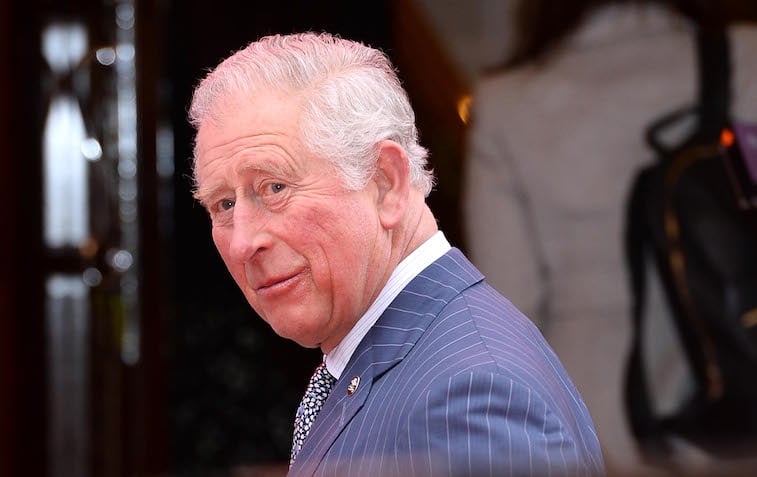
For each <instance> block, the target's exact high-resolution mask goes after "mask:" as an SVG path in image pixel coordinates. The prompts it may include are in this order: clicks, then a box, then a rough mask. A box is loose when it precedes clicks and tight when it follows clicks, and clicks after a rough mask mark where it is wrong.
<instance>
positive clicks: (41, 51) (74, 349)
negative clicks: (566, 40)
mask: <svg viewBox="0 0 757 477" xmlns="http://www.w3.org/2000/svg"><path fill="white" fill-rule="evenodd" d="M514 3H515V2H514V0H468V1H463V0H375V1H369V2H357V1H351V0H320V1H313V0H279V1H266V2H263V1H248V2H241V1H237V0H212V1H208V0H24V1H4V0H0V204H2V205H1V206H0V476H2V477H5V476H11V477H15V476H31V477H99V476H107V477H110V476H114V477H122V476H215V475H218V476H226V475H234V476H243V475H244V476H246V475H283V473H285V472H286V463H287V461H288V453H289V448H290V445H291V432H292V421H293V417H294V412H295V409H296V406H297V403H298V402H299V400H300V397H301V395H302V392H303V391H304V388H305V385H306V383H307V380H308V377H309V376H310V374H311V372H312V370H313V369H314V367H315V366H316V364H317V362H318V361H319V360H320V358H321V356H320V353H319V352H318V350H305V349H301V348H299V347H298V346H297V345H295V344H294V343H291V342H289V341H286V340H283V339H280V338H278V337H276V336H275V335H274V334H273V332H272V331H271V330H270V329H269V328H268V326H267V325H266V324H265V323H264V322H263V321H262V320H260V319H259V317H257V316H255V314H254V312H253V311H252V310H251V309H250V308H249V306H248V305H247V303H246V302H245V300H244V298H243V296H242V294H241V293H240V292H239V291H238V289H237V287H236V285H235V284H234V283H233V281H232V279H231V278H230V276H229V275H228V273H227V272H226V270H225V268H224V266H223V263H222V262H221V260H220V258H219V256H218V254H217V252H216V251H215V248H214V246H213V244H212V241H211V236H210V227H209V222H208V220H207V217H206V213H205V212H204V211H203V210H202V208H201V207H199V206H198V205H197V204H196V203H194V201H193V199H192V197H191V193H190V183H191V180H190V167H189V166H190V156H191V149H192V140H193V131H192V130H191V128H190V127H189V125H188V123H187V121H186V110H187V107H188V104H189V101H190V95H191V91H192V88H193V86H194V85H195V84H196V82H197V81H198V80H199V79H200V78H201V77H202V76H203V75H204V74H205V73H206V72H207V71H208V70H209V69H211V68H213V67H214V66H215V65H216V64H217V63H218V62H219V61H220V60H221V59H223V58H224V57H226V56H228V55H229V54H230V53H231V52H233V51H235V50H237V49H239V48H241V47H243V46H244V45H246V44H247V43H248V42H250V41H252V40H254V39H256V38H258V37H260V36H262V35H265V34H269V33H287V32H294V31H302V30H316V31H318V30H326V31H330V32H333V33H338V34H340V35H342V36H344V37H348V38H352V39H356V40H361V41H363V42H365V43H368V44H370V45H372V46H375V47H378V48H381V49H382V50H384V51H385V52H386V53H387V54H388V55H389V57H390V58H391V59H392V60H393V61H394V63H395V65H396V66H397V67H398V69H399V73H400V77H401V79H402V80H403V82H404V84H405V86H406V89H407V90H408V92H409V94H410V97H411V101H412V103H413V106H414V108H415V110H416V113H417V120H418V125H419V129H420V132H421V138H422V143H423V144H424V145H425V146H426V147H427V148H428V149H429V150H430V152H431V165H432V167H433V168H434V170H435V172H436V176H437V179H438V185H437V187H436V189H435V191H434V192H433V193H432V195H431V197H430V199H429V203H430V205H431V207H432V209H433V210H434V213H435V214H436V216H437V218H438V220H439V223H440V227H441V228H442V229H443V230H444V231H445V234H446V236H447V238H448V239H449V240H450V242H451V243H452V244H453V245H455V246H457V247H459V248H461V249H463V250H464V251H465V250H466V243H465V239H464V236H465V234H464V232H463V223H464V221H463V220H462V217H461V212H460V210H461V201H462V191H461V187H462V180H461V177H462V176H463V172H464V171H463V169H464V167H463V164H464V156H465V137H466V133H467V130H468V121H469V114H470V111H469V108H470V105H471V101H472V93H473V91H474V89H475V86H474V85H475V84H476V81H477V79H478V78H479V77H480V76H481V75H482V73H483V72H484V71H486V70H487V69H488V68H490V67H493V66H496V65H500V64H501V63H502V62H503V60H504V59H505V58H506V57H507V55H508V53H509V52H510V51H511V47H512V41H513V39H512V33H511V32H512V29H511V28H510V25H511V23H512V15H513V11H512V5H513V4H514ZM589 3H590V2H589ZM725 3H729V2H725ZM735 3H738V2H735ZM742 3H744V4H746V3H747V2H742ZM755 55H757V52H755ZM746 56H749V55H746ZM622 101H625V98H623V99H622ZM619 114H622V113H619ZM556 129H557V130H556V132H557V133H559V128H556ZM634 134H636V131H635V130H634ZM634 137H635V136H634ZM554 159H560V158H554ZM629 170H630V168H629ZM485 213H488V211H485ZM616 318H617V319H618V320H619V321H622V322H623V323H625V322H626V317H625V316H622V317H616ZM613 323H614V322H607V323H606V324H605V325H604V327H605V328H608V327H613V328H614V327H615V325H614V324H613ZM595 325H596V324H595V323H593V322H592V323H587V324H586V326H588V327H589V328H590V329H591V330H592V332H590V333H586V334H581V335H580V337H579V338H578V339H574V338H575V337H576V334H570V333H567V334H566V333H562V334H561V333H554V334H553V335H552V336H551V337H549V336H548V339H551V342H552V344H553V346H556V348H557V349H558V354H560V356H561V358H562V359H563V360H564V361H565V362H566V366H567V367H568V370H569V372H570V373H571V375H572V376H574V379H576V382H577V385H578V387H579V390H580V391H581V392H582V393H583V394H584V397H585V399H586V401H587V403H588V404H589V408H590V411H592V413H593V415H594V416H595V421H597V424H598V425H597V427H598V429H599V433H600V438H601V440H602V442H603V445H604V446H605V448H604V452H605V458H606V459H607V461H608V462H607V463H608V468H609V469H610V474H611V475H658V474H651V473H650V472H651V471H650V470H649V468H647V467H640V466H637V465H641V464H639V463H638V460H637V458H636V456H635V453H634V452H635V451H634V449H633V445H632V443H631V440H630V438H629V437H628V435H627V433H628V431H627V429H626V428H625V427H624V426H625V424H624V416H623V415H622V410H621V405H620V402H619V399H618V397H619V395H620V391H619V389H616V387H617V386H615V384H617V382H619V381H620V373H619V372H617V371H616V372H612V373H605V374H602V373H601V372H597V371H596V370H597V369H598V368H599V366H597V367H592V366H584V364H585V363H587V362H596V363H600V362H602V361H604V360H605V359H608V360H609V359H613V360H615V361H614V362H613V363H614V364H613V366H616V365H617V367H618V369H619V366H620V362H621V361H622V359H624V350H621V349H617V347H616V346H615V345H614V344H613V343H616V342H617V343H621V344H622V345H624V344H625V343H626V340H627V338H628V334H627V332H626V330H625V328H623V329H618V330H614V329H613V330H610V332H612V333H614V334H615V338H616V341H609V342H605V343H604V344H602V343H599V344H597V343H596V341H601V340H600V339H598V338H597V336H598V333H599V332H600V331H601V330H599V328H598V327H597V326H595ZM582 329H583V328H582ZM561 335H562V338H561ZM608 343H609V344H608ZM559 345H562V348H560V346H559ZM588 346H594V348H587V347H588ZM598 348H602V349H604V351H603V352H604V353H605V354H603V355H594V354H591V352H588V351H587V349H591V350H596V349H598ZM600 364H601V363H600ZM613 369H615V368H613ZM609 388H612V389H611V390H610V391H608V389H609ZM607 396H610V397H607ZM597 416H600V419H597ZM608 416H609V417H608ZM691 458H694V459H698V458H701V456H700V455H699V454H696V453H694V454H690V455H687V456H686V459H691ZM619 462H623V464H622V465H621V464H619ZM739 466H740V467H742V466H741V465H739ZM703 468H704V467H703ZM709 468H710V469H712V468H717V467H709ZM679 475H682V474H679ZM702 475H714V474H709V473H705V474H702ZM744 475H753V474H744Z"/></svg>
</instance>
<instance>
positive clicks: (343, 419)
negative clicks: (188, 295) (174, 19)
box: [190, 33, 603, 476]
mask: <svg viewBox="0 0 757 477" xmlns="http://www.w3.org/2000/svg"><path fill="white" fill-rule="evenodd" d="M190 120H191V121H192V123H193V124H194V126H195V127H196V128H197V137H196V144H195V169H194V174H195V186H196V188H195V193H196V198H197V199H198V200H199V202H200V203H201V204H202V205H203V206H204V207H205V208H206V209H207V211H208V212H209V214H210V218H211V222H212V234H213V240H214V242H215V245H216V247H217V248H218V251H219V252H220V255H221V257H222V258H223V260H224V262H225V264H226V266H227V268H228V269H229V271H230V273H231V275H232V276H233V277H234V280H235V281H236V283H237V284H238V285H239V287H240V288H241V290H242V291H243V293H244V295H245V297H246V298H247V300H248V301H249V303H250V305H251V306H252V307H253V308H254V309H255V311H256V312H257V313H258V314H259V315H260V316H261V317H262V318H263V319H264V320H265V321H266V322H267V323H268V324H269V325H270V326H271V327H272V328H273V329H274V330H275V332H276V333H277V334H279V335H280V336H282V337H284V338H289V339H291V340H294V341H295V342H297V343H299V344H300V345H302V346H305V347H319V348H320V349H321V351H322V352H323V354H324V362H323V364H322V365H321V366H319V367H318V369H317V370H316V373H315V374H314V377H313V379H312V380H311V382H310V384H309V385H308V388H307V390H306V393H305V397H304V398H303V401H302V404H301V405H300V408H299V409H298V411H297V416H296V419H295V431H294V434H295V435H294V443H293V446H292V456H291V462H290V475H341V474H345V475H360V476H369V475H377V476H385V475H397V476H401V475H402V476H404V475H430V474H432V473H433V474H436V475H476V476H478V475H517V476H524V475H547V474H551V475H571V476H573V475H598V474H602V473H603V462H602V456H601V451H600V447H599V443H598V441H597V438H596V434H595V431H594V428H593V424H592V422H591V418H590V416H589V413H588V411H587V409H586V407H585V405H584V403H583V401H582V399H581V397H580V395H579V393H578V392H577V390H576V389H575V387H574V386H573V384H572V383H571V381H570V379H569V377H568V376H567V374H566V372H565V370H564V369H563V367H562V365H561V364H560V363H559V361H558V359H557V357H556V356H555V354H554V353H553V352H552V350H551V349H550V348H549V346H548V345H547V343H546V342H545V340H544V339H543V338H542V336H541V335H540V333H539V332H538V330H537V329H536V328H535V327H534V326H533V325H532V323H531V322H530V321H529V320H528V319H527V318H526V317H525V316H523V315H522V314H521V313H520V312H519V311H518V310H517V309H516V308H515V307H514V306H513V305H512V304H511V303H510V302H509V301H507V300H506V299H505V298H503V297H502V296H501V295H499V294H498V293H496V292H495V291H494V290H493V289H492V288H491V287H490V286H489V285H487V284H486V283H485V282H484V280H483V276H482V275H481V273H480V272H479V271H478V270H476V269H475V268H474V267H473V266H472V265H471V263H470V262H469V261H468V260H467V259H466V258H465V257H464V256H463V254H462V253H461V252H460V251H459V250H457V249H455V248H452V247H451V246H450V244H449V243H448V242H447V240H446V239H445V237H444V235H443V233H442V232H441V231H439V230H438V228H437V224H436V220H435V218H434V216H433V214H432V212H431V210H430V209H429V207H428V206H427V205H426V202H425V199H426V197H427V196H428V194H429V193H430V191H431V189H432V185H433V177H432V174H431V173H430V171H428V170H427V168H426V166H427V152H426V150H425V149H424V148H423V147H421V146H420V144H419V142H418V133H417V130H416V126H415V123H414V114H413V111H412V109H411V107H410V103H409V101H408V98H407V95H406V93H405V91H404V90H403V89H402V87H401V85H400V83H399V80H398V78H397V76H396V74H395V72H394V69H393V67H392V65H391V64H390V62H389V60H388V59H387V58H386V56H385V55H384V54H383V53H381V52H380V51H377V50H375V49H372V48H370V47H367V46H365V45H362V44H360V43H357V42H352V41H348V40H343V39H340V38H337V37H334V36H332V35H329V34H325V33H324V34H315V33H304V34H297V35H288V36H282V35H275V36H270V37H265V38H263V39H261V40H259V41H256V42H253V43H251V44H250V45H249V46H247V47H246V48H245V49H243V50H240V51H239V52H237V53H235V54H234V55H232V56H231V57H229V58H228V59H226V60H224V61H223V62H222V63H221V64H220V65H219V66H218V67H217V68H216V69H215V70H214V71H212V72H211V73H209V74H208V75H207V77H206V78H205V79H204V80H203V81H202V82H201V83H200V84H199V86H198V87H197V89H196V91H195V93H194V97H193V100H192V105H191V109H190Z"/></svg>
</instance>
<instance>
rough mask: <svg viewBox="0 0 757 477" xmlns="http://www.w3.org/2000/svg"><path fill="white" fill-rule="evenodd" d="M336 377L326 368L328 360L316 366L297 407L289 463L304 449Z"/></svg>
mask: <svg viewBox="0 0 757 477" xmlns="http://www.w3.org/2000/svg"><path fill="white" fill-rule="evenodd" d="M335 382H336V378H335V377H334V376H332V375H331V374H330V373H329V371H328V369H326V362H325V361H324V362H322V363H321V365H320V366H318V368H316V370H315V373H313V377H312V378H310V383H308V388H307V390H306V391H305V395H304V396H303V397H302V401H301V402H300V407H298V408H297V416H296V417H295V419H294V439H293V441H292V454H291V457H290V459H289V465H292V463H293V462H294V459H296V458H297V454H298V453H299V452H300V449H302V443H303V442H304V441H305V437H307V435H308V432H309V431H310V426H312V425H313V422H315V417H316V416H317V415H318V411H320V410H321V408H322V407H323V403H324V402H326V398H327V397H329V392H331V388H332V387H333V386H334V383H335Z"/></svg>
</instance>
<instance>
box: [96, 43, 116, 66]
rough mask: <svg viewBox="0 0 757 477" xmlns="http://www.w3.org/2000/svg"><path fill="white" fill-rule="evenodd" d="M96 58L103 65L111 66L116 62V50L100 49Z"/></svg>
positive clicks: (108, 47) (110, 48)
mask: <svg viewBox="0 0 757 477" xmlns="http://www.w3.org/2000/svg"><path fill="white" fill-rule="evenodd" d="M95 58H97V61H98V63H100V64H101V65H103V66H110V65H112V64H113V63H115V61H116V50H114V49H113V48H112V47H110V46H107V47H104V48H99V49H98V50H97V51H96V52H95Z"/></svg>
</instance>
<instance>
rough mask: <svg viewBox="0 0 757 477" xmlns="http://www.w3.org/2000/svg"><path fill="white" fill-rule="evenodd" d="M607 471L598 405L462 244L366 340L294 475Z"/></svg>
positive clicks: (390, 310)
mask: <svg viewBox="0 0 757 477" xmlns="http://www.w3.org/2000/svg"><path fill="white" fill-rule="evenodd" d="M358 379H359V383H358V382H357V381H358ZM603 473H604V468H603V460H602V455H601V451H600V447H599V442H598V440H597V437H596V433H595V431H594V427H593V424H592V421H591V418H590V416H589V412H588V411H587V409H586V406H585V405H584V403H583V401H582V399H581V396H580V395H579V393H578V391H577V390H576V388H575V387H574V386H573V384H572V382H571V380H570V378H569V377H568V375H567V373H566V372H565V370H564V369H563V367H562V365H561V364H560V362H559V361H558V359H557V357H556V356H555V354H554V353H553V351H552V350H551V348H550V347H549V345H548V344H547V343H546V341H545V340H544V338H543V337H542V335H541V334H540V332H539V331H538V330H537V328H536V327H535V326H534V325H533V324H532V323H531V322H530V321H529V320H528V319H527V318H526V317H525V316H524V315H523V314H521V313H520V312H519V311H518V310H517V309H516V308H515V307H514V306H513V305H512V304H511V303H510V302H509V301H508V300H506V299H505V298H503V297H502V296H501V295H500V294H498V293H497V292H496V291H494V289H493V288H491V287H490V286H489V285H487V284H486V283H485V282H484V281H483V276H482V275H481V273H480V272H479V271H478V270H477V269H476V268H475V267H474V266H473V265H472V264H471V263H470V262H469V261H468V260H467V259H466V258H465V257H464V255H463V254H462V253H461V252H460V251H459V250H457V249H454V248H453V249H452V250H451V251H449V252H448V253H447V254H445V255H444V256H443V257H441V258H440V259H439V260H437V261H435V262H434V263H433V264H431V265H430V266H429V267H427V268H426V269H425V270H424V271H423V272H421V273H420V274H419V275H418V276H417V277H415V278H414V279H413V280H412V281H411V282H410V283H409V284H408V285H407V287H406V288H405V289H404V290H403V291H402V292H401V293H400V294H399V295H398V296H397V298H396V299H395V300H394V301H393V302H392V304H391V305H390V306H389V308H388V309H387V310H386V311H385V312H384V313H383V315H382V316H381V317H380V318H379V320H378V321H377V322H376V324H375V325H374V327H373V328H372V329H371V330H370V331H369V332H368V334H367V335H366V336H365V338H364V339H363V341H362V342H361V343H360V345H359V346H358V347H357V349H356V350H355V353H354V354H353V356H352V358H351V359H350V362H349V363H348V365H347V367H346V368H345V371H344V373H343V374H342V376H341V378H340V379H339V380H338V381H337V383H336V384H335V386H334V388H333V390H332V392H331V394H330V395H329V397H328V399H327V400H326V403H325V404H324V407H323V409H322V410H321V412H320V414H319V415H318V417H317V419H316V421H315V423H314V424H313V427H312V428H311V430H310V434H309V435H308V437H307V438H306V440H305V442H304V444H303V447H302V450H301V451H300V453H299V455H298V457H297V460H296V461H295V463H294V464H293V465H292V467H291V468H290V472H289V475H290V476H303V475H307V476H310V475H327V476H333V475H350V476H352V475H355V476H371V475H375V476H382V477H383V476H410V475H412V476H416V475H431V474H434V475H474V476H479V475H498V476H501V475H513V476H527V475H534V476H540V475H553V476H554V475H570V476H577V475H600V474H603Z"/></svg>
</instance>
